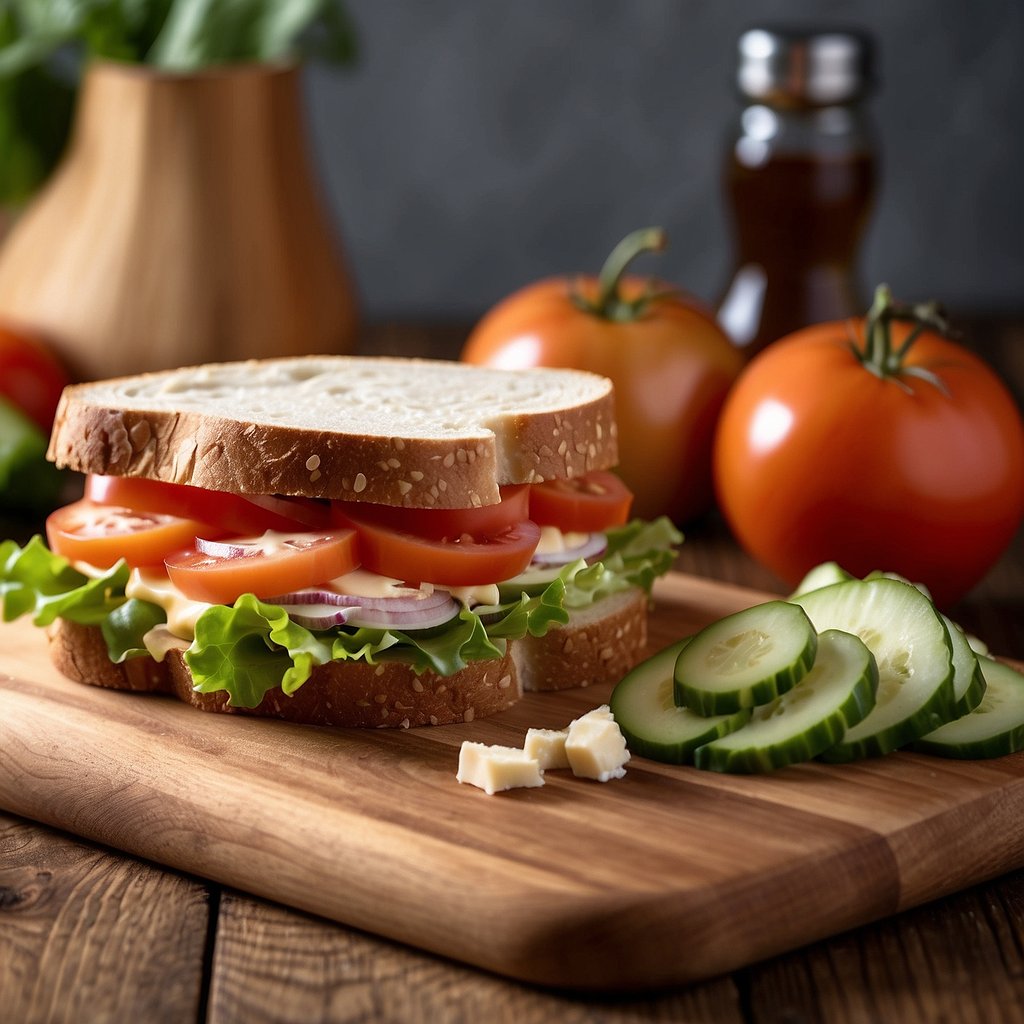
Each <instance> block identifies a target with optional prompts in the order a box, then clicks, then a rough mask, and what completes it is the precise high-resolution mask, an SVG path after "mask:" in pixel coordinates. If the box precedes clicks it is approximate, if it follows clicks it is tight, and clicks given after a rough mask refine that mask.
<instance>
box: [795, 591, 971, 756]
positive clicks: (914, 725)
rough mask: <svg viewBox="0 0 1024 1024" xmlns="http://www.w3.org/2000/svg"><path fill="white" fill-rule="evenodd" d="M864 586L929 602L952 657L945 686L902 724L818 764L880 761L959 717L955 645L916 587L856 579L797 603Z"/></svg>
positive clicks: (831, 751)
mask: <svg viewBox="0 0 1024 1024" xmlns="http://www.w3.org/2000/svg"><path fill="white" fill-rule="evenodd" d="M865 585H868V586H893V587H908V588H910V589H911V590H914V591H915V592H916V593H917V594H918V595H919V596H920V600H923V601H927V602H928V605H929V606H930V607H931V608H932V611H933V612H934V614H935V617H936V619H937V621H938V622H939V624H940V626H941V627H942V632H943V635H944V637H945V641H946V650H947V653H948V655H949V673H948V674H947V676H946V678H945V680H944V681H943V683H942V685H940V686H938V687H937V688H936V690H935V692H934V693H933V694H932V696H931V697H930V698H929V699H928V700H927V701H926V702H925V703H924V704H922V705H921V707H919V708H918V709H917V711H915V712H914V713H913V714H911V715H909V716H908V717H907V718H905V719H904V720H903V721H902V722H898V723H896V724H895V725H893V726H891V727H890V728H888V729H886V730H884V731H883V732H882V733H880V734H876V735H873V736H865V737H864V738H863V739H860V740H855V741H853V742H840V743H837V744H835V745H834V746H832V747H829V748H828V750H825V751H823V752H822V753H821V754H819V755H818V758H819V760H821V761H826V762H828V763H830V764H847V763H849V762H850V761H859V760H861V759H862V758H867V757H881V756H883V755H884V754H891V753H892V752H893V751H894V750H899V749H900V747H904V746H906V745H907V744H908V743H912V742H913V741H914V740H916V739H919V738H920V737H921V736H924V735H925V734H927V733H929V732H933V731H934V730H935V729H937V728H938V727H939V726H940V725H945V724H946V723H947V722H950V721H952V720H953V719H954V718H955V717H956V711H955V699H954V696H953V663H952V656H953V650H952V641H951V640H950V639H949V630H948V629H947V628H946V624H945V622H943V620H942V616H941V614H940V613H939V612H938V610H937V609H936V608H935V606H934V605H933V604H932V602H931V601H930V600H929V599H928V598H927V597H925V595H924V594H922V593H921V591H920V590H919V589H918V588H916V587H914V585H913V584H911V583H906V582H903V581H900V580H896V579H893V578H892V577H881V576H878V577H873V578H872V579H870V580H857V579H853V580H850V581H848V582H843V583H833V584H832V585H831V586H828V587H823V588H821V589H820V590H816V591H811V592H809V593H807V594H804V595H801V597H800V598H798V599H797V603H799V604H801V605H802V604H803V602H804V601H808V600H809V601H812V602H813V600H814V598H815V597H817V596H818V595H821V594H825V593H827V592H828V591H832V590H835V589H836V588H838V587H863V586H865ZM812 621H813V620H812ZM836 628H840V629H841V628H843V627H842V626H839V625H837V626H836Z"/></svg>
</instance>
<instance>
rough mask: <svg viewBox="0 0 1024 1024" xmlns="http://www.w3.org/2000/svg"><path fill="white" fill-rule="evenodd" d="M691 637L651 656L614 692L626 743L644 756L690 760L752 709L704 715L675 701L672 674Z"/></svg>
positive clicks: (612, 702)
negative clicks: (697, 750) (729, 713)
mask: <svg viewBox="0 0 1024 1024" xmlns="http://www.w3.org/2000/svg"><path fill="white" fill-rule="evenodd" d="M689 642H690V638H689V637H688V638H687V639H685V640H680V641H679V642H678V643H675V644H672V645H671V646H669V647H666V648H665V649H664V650H663V651H659V652H658V653H657V654H655V655H653V656H652V657H650V658H648V659H647V660H646V661H644V662H641V663H640V664H639V665H637V666H636V668H634V669H633V670H632V671H631V672H630V673H629V674H628V675H626V676H625V677H624V678H623V679H622V681H621V682H620V683H618V684H617V685H616V687H615V689H614V690H613V691H612V696H611V700H610V702H609V703H610V706H611V710H612V715H613V716H614V717H615V721H616V722H618V724H619V728H620V729H621V730H622V735H623V736H625V737H626V746H628V747H629V749H630V751H631V752H632V753H634V754H637V755H639V756H640V757H649V758H650V759H651V760H652V761H664V762H666V763H667V764H687V763H689V761H690V760H691V756H690V755H691V754H692V753H693V751H694V750H696V749H697V747H700V746H702V745H703V744H705V743H708V742H710V741H711V740H714V739H717V738H718V737H719V736H724V735H725V734H726V733H728V732H731V731H732V730H734V729H738V728H739V727H740V726H742V725H744V724H745V723H746V721H747V719H748V718H750V712H749V711H747V710H745V709H744V710H742V711H735V712H733V713H732V714H731V715H716V716H714V717H711V718H705V717H704V716H702V715H698V714H696V713H694V712H693V711H690V709H689V708H681V707H677V706H676V703H675V700H674V699H673V683H674V678H673V672H674V669H675V664H676V658H678V657H679V652H680V651H681V650H682V649H683V648H684V647H685V646H686V645H687V644H688V643H689Z"/></svg>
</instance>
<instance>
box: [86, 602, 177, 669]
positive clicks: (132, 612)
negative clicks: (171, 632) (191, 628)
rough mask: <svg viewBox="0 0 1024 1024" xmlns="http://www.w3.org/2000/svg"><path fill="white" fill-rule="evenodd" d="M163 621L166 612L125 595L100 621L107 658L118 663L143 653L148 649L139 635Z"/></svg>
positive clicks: (164, 620)
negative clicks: (121, 601)
mask: <svg viewBox="0 0 1024 1024" xmlns="http://www.w3.org/2000/svg"><path fill="white" fill-rule="evenodd" d="M166 621H167V615H166V614H165V613H164V610H163V608H161V607H160V606H159V605H156V604H150V603H149V601H140V600H139V599H138V598H135V597H132V598H129V599H128V600H127V601H125V603H124V604H122V605H120V606H119V607H117V608H115V609H114V610H113V611H112V612H111V613H110V614H109V615H108V616H107V617H106V618H105V619H104V620H103V621H102V622H101V623H100V629H101V630H102V632H103V639H104V640H105V641H106V642H107V654H108V655H109V657H110V660H111V661H112V662H114V663H115V664H116V665H120V664H121V663H122V662H123V661H126V660H127V659H128V658H141V657H143V656H147V655H148V654H149V651H148V650H147V649H146V643H145V640H144V639H143V638H144V637H145V635H146V634H147V633H148V632H149V631H150V630H151V629H152V628H153V627H154V626H159V625H160V623H162V622H166Z"/></svg>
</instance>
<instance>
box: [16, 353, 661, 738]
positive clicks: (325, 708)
mask: <svg viewBox="0 0 1024 1024" xmlns="http://www.w3.org/2000/svg"><path fill="white" fill-rule="evenodd" d="M49 454H50V458H51V459H53V461H55V462H56V463H57V465H59V466H62V467H67V468H70V469H73V470H76V471H78V472H80V473H83V474H86V479H85V496H84V497H83V499H82V500H81V501H78V502H75V503H73V504H71V505H69V506H66V507H64V508H62V509H58V510H57V511H56V512H54V513H53V514H52V515H51V516H50V517H49V519H48V521H47V529H46V533H47V541H48V546H47V544H44V543H43V541H42V539H41V538H34V539H33V540H32V541H30V542H29V544H28V545H26V546H25V547H24V548H20V547H18V546H17V545H15V544H13V543H12V542H9V541H8V542H4V544H2V545H0V593H2V594H3V595H4V614H5V616H6V617H8V618H11V617H13V616H14V615H17V614H30V615H32V617H33V619H34V621H35V622H36V624H38V625H41V626H46V627H48V629H49V633H50V640H51V652H52V655H53V657H54V660H55V663H56V664H57V665H58V667H59V668H60V669H61V670H62V671H63V672H64V673H65V674H67V675H69V676H70V677H72V678H74V679H77V680H79V681H81V682H86V683H93V684H96V685H100V686H109V687H115V688H121V689H133V690H157V691H163V692H167V693H172V694H175V695H176V696H178V697H180V698H181V699H183V700H186V701H188V702H189V703H191V704H193V705H195V706H197V707H200V708H203V709H207V710H218V711H219V710H224V711H241V712H245V713H251V714H258V715H268V716H273V717H280V718H286V719H290V720H293V721H299V722H308V723H312V724H324V725H340V726H406V727H407V726H412V725H424V724H438V723H448V722H456V721H470V720H472V719H473V718H474V717H477V716H482V715H486V714H492V713H494V712H496V711H500V710H502V709H504V708H507V707H509V706H511V704H512V703H514V701H515V700H516V698H517V697H518V696H519V694H520V692H521V687H522V682H521V680H525V682H526V683H527V685H531V686H535V687H537V688H552V687H555V686H557V687H561V686H566V685H584V684H586V683H589V682H591V681H594V680H595V679H598V678H602V679H604V678H611V677H612V675H615V677H617V676H618V675H621V674H622V672H623V671H625V669H626V668H628V667H629V666H630V665H631V664H632V663H633V662H634V661H636V660H638V659H639V657H640V656H641V654H642V652H643V645H644V628H643V617H644V615H645V614H646V602H647V590H648V589H649V587H650V583H651V582H652V580H653V578H654V577H655V576H656V575H657V574H658V573H660V572H663V571H665V569H666V568H667V567H668V566H669V564H670V563H671V559H672V553H671V545H672V544H673V543H674V542H676V541H677V540H678V539H679V538H678V535H677V534H675V531H674V530H673V529H672V527H671V525H670V524H668V523H666V522H660V523H657V524H642V523H628V524H627V522H626V519H627V515H628V506H629V494H628V492H626V491H625V489H624V488H623V486H622V485H621V483H619V481H618V479H617V478H616V477H614V476H613V475H612V474H611V473H609V472H607V470H608V468H609V467H611V466H613V465H614V463H615V461H616V445H615V424H614V420H613V409H612V390H611V384H610V382H609V381H608V380H606V379H604V378H601V377H598V376H595V375H592V374H587V373H580V372H576V371H571V370H526V371H503V370H492V369H483V368H480V367H470V366H466V365H463V364H459V363H450V362H442V361H433V360H402V359H385V358H358V357H342V356H337V357H324V356H311V357H307V358H295V359H277V360H263V361H250V362H240V363H223V364H213V365H208V366H200V367H189V368H184V369H180V370H173V371H166V372H162V373H153V374H144V375H141V376H137V377H129V378H121V379H117V380H111V381H100V382H95V383H90V384H82V385H76V386H73V387H70V388H68V389H67V390H66V391H65V393H64V396H63V399H62V401H61V405H60V408H59V409H58V412H57V417H56V421H55V425H54V430H53V434H52V437H51V442H50V452H49ZM608 528H611V529H610V530H609V529H608ZM584 636H586V637H587V638H588V641H587V642H588V644H589V645H590V646H591V647H593V650H594V657H593V658H589V659H588V660H587V662H586V663H584V662H582V661H580V660H578V659H577V660H575V661H574V659H572V658H568V659H566V658H565V654H566V653H571V652H567V648H571V647H572V644H573V637H578V638H579V640H580V642H581V643H582V638H583V637H584ZM548 638H550V640H548ZM567 641H568V643H567ZM520 645H521V646H522V651H521V652H520V651H519V650H518V648H519V646H520ZM552 651H555V652H561V653H560V654H559V655H558V656H559V657H560V658H562V661H561V662H558V661H551V659H550V655H551V652H552ZM608 652H611V653H608ZM549 661H550V662H551V663H550V664H548V662H549ZM602 673H603V674H602Z"/></svg>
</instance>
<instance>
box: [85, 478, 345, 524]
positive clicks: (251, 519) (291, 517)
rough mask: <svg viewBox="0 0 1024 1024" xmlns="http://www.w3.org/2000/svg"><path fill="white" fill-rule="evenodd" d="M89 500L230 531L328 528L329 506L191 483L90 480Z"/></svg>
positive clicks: (88, 485)
mask: <svg viewBox="0 0 1024 1024" xmlns="http://www.w3.org/2000/svg"><path fill="white" fill-rule="evenodd" d="M85 496H86V497H87V498H88V499H90V500H91V501H96V502H100V503H101V504H104V505H124V506H126V507H127V508H135V509H140V510H142V511H145V512H164V513H166V514H168V515H172V516H184V517H185V518H188V519H202V520H203V521H204V522H207V523H216V524H217V525H218V526H222V527H223V528H224V531H225V532H226V533H239V534H256V533H263V532H264V531H265V530H284V531H286V532H293V531H295V530H320V529H323V528H324V527H326V526H327V520H328V512H327V506H326V505H324V504H323V503H322V502H317V501H313V500H312V499H306V498H282V497H276V496H275V495H255V494H254V495H243V494H233V493H231V492H230V491H209V490H207V489H206V488H205V487H192V486H190V485H188V484H169V483H164V482H163V481H162V480H147V479H145V478H144V477H132V476H89V477H87V478H86V481H85Z"/></svg>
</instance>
